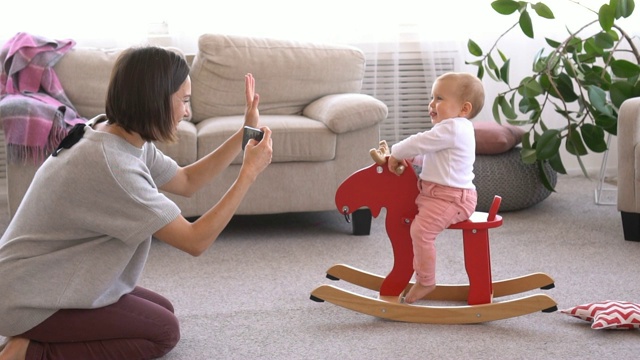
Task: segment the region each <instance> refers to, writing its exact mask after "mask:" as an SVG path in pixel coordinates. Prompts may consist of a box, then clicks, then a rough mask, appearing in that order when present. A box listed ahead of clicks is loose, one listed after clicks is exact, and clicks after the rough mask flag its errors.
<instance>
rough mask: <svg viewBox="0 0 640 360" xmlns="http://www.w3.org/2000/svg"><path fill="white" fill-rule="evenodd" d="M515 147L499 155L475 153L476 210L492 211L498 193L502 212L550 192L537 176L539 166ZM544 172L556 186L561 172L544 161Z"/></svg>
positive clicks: (545, 195) (542, 198)
mask: <svg viewBox="0 0 640 360" xmlns="http://www.w3.org/2000/svg"><path fill="white" fill-rule="evenodd" d="M521 149H522V148H520V147H515V148H513V149H511V150H509V151H507V152H504V153H502V154H497V155H476V162H475V164H474V168H473V172H474V173H475V175H476V177H475V179H474V180H473V183H474V184H475V185H476V190H477V191H478V205H477V206H476V211H485V212H487V211H489V207H490V206H491V202H492V201H493V197H494V196H495V195H499V196H501V197H502V203H501V204H500V210H499V211H500V212H503V211H514V210H520V209H524V208H527V207H529V206H533V205H535V204H537V203H539V202H541V201H542V200H544V199H546V198H547V197H548V196H549V195H551V191H549V190H547V188H545V187H544V185H542V182H541V181H540V179H539V177H538V167H537V165H535V164H532V165H529V164H525V163H523V162H522V160H521V159H520V150H521ZM544 167H545V172H546V173H547V177H548V178H549V182H550V183H551V185H552V186H553V187H555V186H556V183H557V181H558V174H557V173H556V172H555V170H553V169H552V168H551V166H550V165H549V164H548V163H545V165H544Z"/></svg>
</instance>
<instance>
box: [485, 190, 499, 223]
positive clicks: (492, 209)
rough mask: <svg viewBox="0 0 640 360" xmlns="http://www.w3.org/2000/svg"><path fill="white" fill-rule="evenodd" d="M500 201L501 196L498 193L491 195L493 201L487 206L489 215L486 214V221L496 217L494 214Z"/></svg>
mask: <svg viewBox="0 0 640 360" xmlns="http://www.w3.org/2000/svg"><path fill="white" fill-rule="evenodd" d="M501 202H502V197H500V196H499V195H495V196H494V197H493V202H492V203H491V207H490V208H489V215H487V221H493V220H495V219H496V215H498V209H500V203H501Z"/></svg>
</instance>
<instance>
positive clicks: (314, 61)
mask: <svg viewBox="0 0 640 360" xmlns="http://www.w3.org/2000/svg"><path fill="white" fill-rule="evenodd" d="M364 68H365V57H364V54H363V53H362V51H361V50H359V49H357V48H355V47H350V46H343V45H323V44H315V43H302V42H296V41H285V40H275V39H266V38H254V37H241V36H226V35H217V34H204V35H202V36H200V38H199V40H198V52H197V54H196V57H195V59H194V60H193V65H192V67H191V82H192V106H193V121H194V122H199V121H202V120H204V119H208V118H212V117H216V116H230V115H239V114H243V113H244V110H245V98H244V75H245V74H247V73H252V74H253V75H254V77H255V79H256V91H257V92H258V93H259V94H260V113H261V114H265V115H300V114H302V110H303V108H304V107H305V106H306V105H307V104H309V103H311V102H312V101H313V100H316V99H318V98H320V97H323V96H325V95H329V94H336V93H359V92H360V90H361V87H362V77H363V74H364Z"/></svg>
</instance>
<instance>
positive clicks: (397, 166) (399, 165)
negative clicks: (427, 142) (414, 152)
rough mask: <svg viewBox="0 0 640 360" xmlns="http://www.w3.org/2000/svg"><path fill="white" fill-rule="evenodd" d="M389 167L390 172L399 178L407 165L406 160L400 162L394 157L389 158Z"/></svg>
mask: <svg viewBox="0 0 640 360" xmlns="http://www.w3.org/2000/svg"><path fill="white" fill-rule="evenodd" d="M387 166H388V167H389V171H391V172H392V173H394V174H396V175H398V176H399V175H402V173H403V172H404V169H405V167H406V166H407V164H406V162H405V161H404V160H398V159H396V158H394V157H393V156H389V158H388V159H387Z"/></svg>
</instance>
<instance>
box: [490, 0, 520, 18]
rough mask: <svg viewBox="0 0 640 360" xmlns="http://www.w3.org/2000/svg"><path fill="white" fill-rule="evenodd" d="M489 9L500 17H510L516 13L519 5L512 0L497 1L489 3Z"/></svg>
mask: <svg viewBox="0 0 640 360" xmlns="http://www.w3.org/2000/svg"><path fill="white" fill-rule="evenodd" d="M491 7H492V8H493V10H495V11H497V12H498V13H500V14H502V15H510V14H513V13H514V12H516V11H518V9H519V8H520V4H518V2H517V1H513V0H497V1H494V2H492V3H491Z"/></svg>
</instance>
